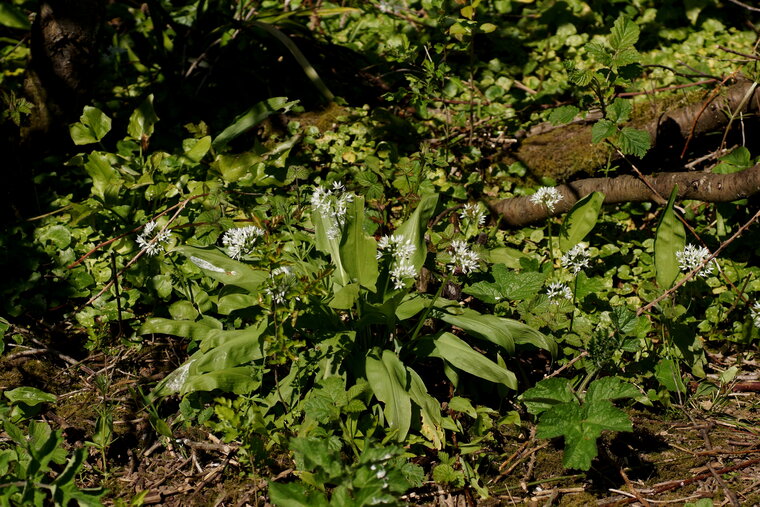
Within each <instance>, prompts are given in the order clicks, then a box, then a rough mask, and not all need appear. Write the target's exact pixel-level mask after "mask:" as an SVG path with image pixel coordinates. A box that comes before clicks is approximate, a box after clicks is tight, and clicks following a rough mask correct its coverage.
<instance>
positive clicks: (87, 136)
mask: <svg viewBox="0 0 760 507" xmlns="http://www.w3.org/2000/svg"><path fill="white" fill-rule="evenodd" d="M110 130H111V118H109V117H108V116H106V114H105V113H104V112H103V111H101V110H100V109H98V108H97V107H92V106H84V111H83V112H82V116H80V117H79V122H77V123H73V124H71V125H70V126H69V133H70V134H71V140H72V141H74V144H76V145H82V144H92V143H97V142H98V141H100V140H101V139H103V136H105V135H106V134H107V133H108V131H110Z"/></svg>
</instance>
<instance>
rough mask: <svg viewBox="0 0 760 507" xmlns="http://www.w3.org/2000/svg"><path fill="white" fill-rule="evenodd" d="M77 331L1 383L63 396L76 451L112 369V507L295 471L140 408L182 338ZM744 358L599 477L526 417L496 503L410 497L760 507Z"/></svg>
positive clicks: (752, 372) (486, 477)
mask: <svg viewBox="0 0 760 507" xmlns="http://www.w3.org/2000/svg"><path fill="white" fill-rule="evenodd" d="M65 327H66V326H65V325H61V326H58V329H50V330H48V331H49V332H48V333H32V332H31V331H28V330H27V331H26V333H27V334H29V336H28V338H30V342H31V343H35V346H34V347H15V348H12V349H11V350H10V351H8V352H7V353H6V354H5V356H4V357H2V358H1V359H0V390H8V389H13V388H15V387H19V386H33V387H37V388H39V389H42V390H44V391H46V392H50V393H53V394H55V395H56V396H57V397H58V403H56V404H54V405H51V406H50V407H49V409H48V410H47V411H44V412H43V413H41V414H40V416H41V417H42V418H43V419H45V420H47V421H48V422H49V423H50V424H51V425H52V426H53V427H54V428H58V429H62V430H63V435H64V437H65V439H66V442H67V445H69V446H71V447H72V448H75V447H81V446H83V445H85V441H87V440H88V439H89V438H90V437H91V435H92V433H93V432H94V429H95V421H96V418H97V414H98V411H97V410H98V406H99V404H101V403H102V402H103V400H102V399H101V398H102V396H101V394H100V391H99V390H98V389H97V387H96V385H95V382H94V379H95V377H96V375H102V374H104V373H108V374H109V375H110V378H111V386H110V389H109V395H108V400H107V401H108V402H109V403H111V404H112V406H113V407H114V409H113V421H114V433H115V435H116V438H115V439H114V441H113V443H112V445H111V446H110V448H109V450H108V453H107V456H106V460H107V463H106V467H105V471H106V473H103V470H104V469H103V467H102V457H101V456H100V455H99V453H98V452H96V451H95V449H92V450H91V455H90V459H89V460H88V461H87V464H86V465H85V469H86V471H85V473H84V474H83V477H82V481H83V485H85V486H90V487H95V486H100V487H106V488H107V489H108V490H109V492H108V493H107V495H106V497H105V500H106V503H107V504H112V503H114V502H116V501H118V499H121V500H123V501H124V502H126V503H127V504H128V505H129V504H130V502H132V501H133V500H135V499H136V498H141V500H139V502H138V503H132V505H169V506H171V505H184V506H189V505H214V506H222V505H224V506H228V505H229V506H231V505H236V506H244V505H268V502H267V496H266V492H267V484H268V481H270V480H276V481H287V480H289V478H292V476H293V474H294V472H293V469H292V468H291V466H292V462H291V460H290V459H289V457H288V456H287V455H283V456H279V457H274V459H273V460H272V462H271V463H270V464H269V466H268V467H267V469H266V470H254V471H253V472H251V470H250V469H247V470H245V469H244V468H243V467H241V466H240V464H239V463H238V461H237V460H236V451H237V448H238V447H237V445H236V444H235V443H225V442H222V441H220V440H219V439H218V438H217V437H216V436H214V435H213V434H211V433H210V432H209V431H208V429H207V428H203V427H190V428H180V429H176V428H175V434H174V438H173V439H171V440H170V439H168V438H166V437H160V436H159V435H157V433H156V432H155V431H154V430H153V428H152V427H151V425H150V423H149V417H148V414H146V413H145V411H144V410H142V409H141V408H139V407H140V406H141V403H140V402H139V401H138V400H139V399H140V397H139V395H138V394H137V393H138V392H139V391H140V390H142V391H143V392H147V391H148V390H149V388H150V386H151V385H153V384H154V383H155V382H156V381H157V380H158V379H160V378H162V377H163V376H164V375H165V374H166V373H168V372H169V371H170V370H171V369H172V365H174V364H178V362H179V361H180V358H179V357H176V354H177V352H176V350H177V346H176V345H177V344H174V343H172V342H171V341H160V340H156V341H153V342H150V341H146V342H143V343H141V344H140V345H139V346H132V347H126V346H123V345H120V346H114V347H111V348H110V353H109V354H108V355H104V354H103V353H98V354H91V355H84V356H83V357H76V356H77V354H76V353H75V352H72V350H75V349H76V346H73V345H72V344H74V343H76V341H77V340H76V338H75V337H71V336H68V337H67V336H66V334H65V332H64V331H65V329H64V328H65ZM33 334H37V336H32V335H33ZM44 334H47V335H48V336H46V337H45V336H42V335H44ZM67 340H68V341H67ZM162 340H171V339H162ZM83 352H84V353H86V351H83ZM70 354H71V355H70ZM80 355H81V354H80ZM72 356H74V357H72ZM709 359H710V361H711V362H712V363H713V365H714V366H720V367H721V368H725V367H727V366H729V365H731V364H736V363H737V361H738V360H739V358H737V357H724V356H721V355H720V354H711V355H709ZM741 364H742V373H741V375H740V376H739V377H738V378H737V379H736V380H735V381H734V382H733V383H732V384H729V385H728V386H726V389H725V390H724V392H719V393H716V394H715V395H714V396H713V397H711V398H700V402H699V403H696V402H694V401H688V402H686V403H685V404H682V405H678V404H676V405H673V406H672V407H670V409H668V410H667V411H662V410H659V411H651V410H646V409H631V410H629V415H630V416H631V418H632V420H633V427H634V431H633V433H618V434H606V435H605V436H604V437H603V439H602V441H601V443H600V446H599V457H598V458H597V459H596V460H595V461H594V465H593V467H592V469H591V470H590V471H589V472H587V473H576V472H573V471H570V470H566V469H564V468H563V466H562V452H561V451H562V440H561V439H555V440H552V441H547V440H541V439H536V438H535V437H533V436H532V435H533V433H534V430H531V428H530V423H523V426H522V428H520V429H518V430H515V429H511V430H508V431H506V432H505V433H504V434H502V435H501V438H500V439H498V441H499V443H500V446H501V448H498V449H493V452H495V453H497V454H498V459H494V460H493V462H494V463H498V467H496V466H494V467H493V469H492V470H491V472H489V473H486V474H483V475H482V479H483V482H484V483H485V484H486V486H487V488H488V490H489V491H490V493H491V495H492V496H491V497H490V498H489V499H485V500H484V499H481V498H478V496H477V494H476V493H475V492H474V491H471V490H467V489H460V490H453V491H444V490H442V489H440V487H438V486H435V485H434V483H433V482H430V483H429V485H427V486H423V487H422V488H420V489H418V490H415V491H412V492H410V493H408V494H407V495H406V496H405V500H406V501H407V502H408V503H409V504H419V505H446V506H466V505H511V504H526V505H594V504H596V505H605V506H612V505H644V506H651V505H683V504H687V503H695V502H697V501H698V500H699V499H705V498H709V499H712V501H713V502H714V505H735V506H737V505H760V415H759V408H760V400H759V396H758V391H757V390H756V389H757V387H758V386H759V385H760V383H758V382H757V381H758V380H760V367H758V366H760V364H759V363H758V362H757V361H756V360H753V359H751V358H750V359H749V360H748V358H746V357H743V358H741ZM694 384H695V383H694ZM690 387H691V388H694V387H695V385H692V386H690ZM172 408H173V409H175V411H174V413H176V408H177V407H176V406H175V407H169V409H172ZM272 463H274V466H272ZM103 477H105V478H106V479H105V481H104V480H103ZM137 495H141V496H140V497H138V496H137ZM703 505H709V503H706V504H705V503H703Z"/></svg>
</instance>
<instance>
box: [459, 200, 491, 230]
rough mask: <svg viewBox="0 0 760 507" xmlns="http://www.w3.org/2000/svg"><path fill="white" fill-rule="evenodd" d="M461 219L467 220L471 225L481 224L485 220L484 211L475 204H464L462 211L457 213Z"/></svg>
mask: <svg viewBox="0 0 760 507" xmlns="http://www.w3.org/2000/svg"><path fill="white" fill-rule="evenodd" d="M459 217H460V218H461V219H462V220H467V221H469V222H470V223H471V224H473V225H483V224H484V223H485V221H486V213H485V211H483V210H482V209H481V208H480V206H478V205H477V204H465V205H464V209H462V213H460V214H459Z"/></svg>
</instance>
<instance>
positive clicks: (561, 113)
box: [549, 106, 580, 125]
mask: <svg viewBox="0 0 760 507" xmlns="http://www.w3.org/2000/svg"><path fill="white" fill-rule="evenodd" d="M579 112H580V109H578V108H577V107H575V106H561V107H557V108H554V109H552V112H551V113H550V114H549V121H550V122H551V123H552V125H564V124H565V123H570V122H571V121H573V119H574V118H575V117H576V116H577V115H578V113H579Z"/></svg>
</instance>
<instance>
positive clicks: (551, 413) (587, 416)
mask: <svg viewBox="0 0 760 507" xmlns="http://www.w3.org/2000/svg"><path fill="white" fill-rule="evenodd" d="M604 430H611V431H632V430H633V426H632V425H631V420H630V419H629V418H628V415H626V413H625V412H623V411H622V410H620V409H618V408H615V406H613V405H612V403H610V402H609V401H607V400H601V401H595V402H593V403H584V404H583V405H582V406H581V405H578V404H576V403H574V402H571V403H563V404H561V405H557V406H555V407H552V408H551V409H549V410H547V411H546V412H544V413H543V414H542V415H541V417H540V418H539V420H538V427H537V430H536V436H537V437H538V438H554V437H559V436H562V437H565V454H564V456H563V458H562V463H563V465H565V468H575V469H578V470H588V469H589V468H591V460H593V459H594V458H595V457H596V454H597V448H596V439H597V438H599V437H600V436H601V435H602V431H604Z"/></svg>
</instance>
